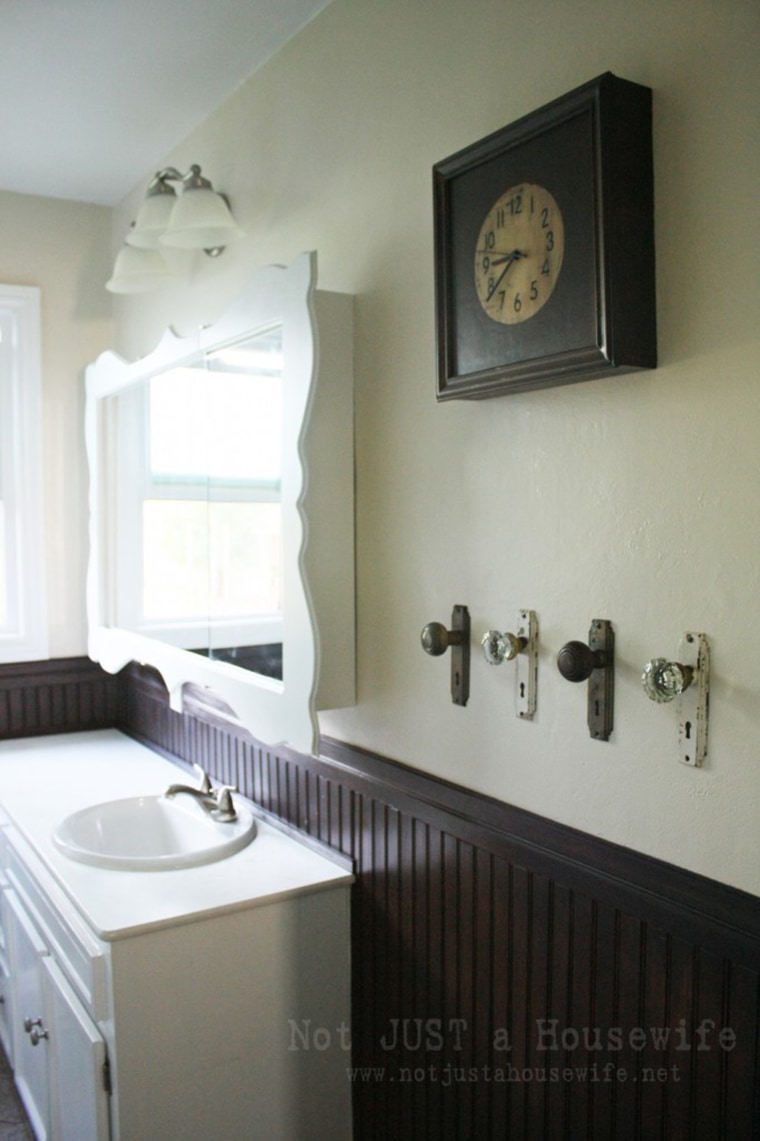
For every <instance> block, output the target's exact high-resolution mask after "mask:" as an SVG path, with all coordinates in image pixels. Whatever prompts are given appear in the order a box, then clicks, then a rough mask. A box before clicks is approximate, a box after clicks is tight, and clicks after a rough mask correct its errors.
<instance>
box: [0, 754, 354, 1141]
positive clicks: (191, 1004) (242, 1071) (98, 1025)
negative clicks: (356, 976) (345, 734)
mask: <svg viewBox="0 0 760 1141" xmlns="http://www.w3.org/2000/svg"><path fill="white" fill-rule="evenodd" d="M117 737H120V735H119V734H113V733H111V731H105V732H104V733H95V734H72V735H71V738H70V739H68V740H66V741H63V740H62V739H58V740H60V742H61V743H60V745H59V746H58V753H57V755H58V757H59V760H60V763H59V764H57V765H55V766H52V765H51V766H49V767H48V768H47V769H46V770H45V774H44V775H45V781H46V782H47V784H48V786H52V788H53V796H52V797H51V799H50V801H48V800H47V799H44V798H42V796H41V795H40V794H39V789H41V788H42V787H43V782H42V780H41V779H40V778H38V782H37V785H38V787H37V790H35V795H36V796H37V799H36V800H34V799H33V798H32V799H31V801H30V803H31V805H32V807H31V808H30V809H29V810H28V811H27V808H26V804H27V796H26V793H25V790H24V787H23V786H24V780H25V779H26V776H25V774H26V772H27V770H30V771H33V768H34V766H33V764H30V763H29V762H30V761H33V759H34V758H33V757H32V756H31V754H32V753H33V752H34V747H33V746H30V745H29V744H28V743H24V745H22V746H20V747H19V750H18V752H19V757H20V761H22V762H23V764H19V766H17V767H14V765H13V764H11V763H10V760H9V757H10V755H11V754H12V753H13V750H12V749H8V748H6V746H7V743H0V790H1V791H0V795H1V796H2V798H3V805H4V807H5V809H6V813H7V819H6V820H5V822H3V819H2V814H1V813H0V877H1V878H0V885H1V888H0V896H1V899H2V911H1V912H0V915H1V919H0V929H1V930H2V935H0V968H1V969H2V980H3V994H2V997H3V998H4V1000H5V1001H4V1002H3V1003H2V1004H0V1009H1V1011H2V1013H1V1015H0V1017H2V1019H3V1023H2V1024H3V1026H5V1027H6V1035H7V1036H8V1037H9V1042H10V1049H9V1051H8V1053H9V1056H10V1058H11V1060H12V1065H13V1068H14V1075H15V1079H16V1084H17V1086H18V1089H19V1092H20V1094H21V1097H22V1099H23V1101H24V1103H25V1105H26V1108H27V1111H28V1113H29V1116H30V1118H31V1120H32V1123H33V1127H34V1130H35V1132H36V1134H37V1136H38V1138H40V1139H42V1138H50V1139H51V1141H108V1139H110V1141H153V1139H155V1141H158V1139H159V1138H160V1139H161V1141H196V1139H197V1141H242V1139H243V1138H245V1141H248V1139H251V1141H258V1139H261V1141H350V1138H351V1096H350V1081H349V1075H348V1070H349V1067H350V1065H351V1054H350V1041H349V1024H350V957H349V925H350V924H349V892H350V884H351V882H352V880H353V876H352V874H351V872H350V869H349V868H347V867H346V866H345V864H341V863H336V862H334V861H333V860H332V859H330V858H328V857H327V856H326V855H325V853H324V852H323V851H321V850H314V849H312V848H311V847H310V846H308V845H305V844H303V843H301V842H300V841H299V840H298V839H296V838H294V837H293V836H292V835H289V834H286V833H285V832H283V831H282V830H281V829H280V828H279V827H275V826H274V824H273V823H272V822H269V821H267V820H264V819H259V820H258V821H257V827H258V834H257V836H256V839H255V840H254V841H253V842H252V843H251V844H250V845H249V847H248V848H246V849H244V850H243V851H241V852H238V853H236V854H235V855H233V856H231V857H229V858H227V859H225V860H221V861H219V862H218V863H216V864H214V865H209V866H206V867H194V868H188V869H182V870H177V871H165V872H135V873H129V872H122V871H108V870H104V869H101V868H93V867H87V866H85V865H84V864H79V863H76V862H74V861H72V860H69V859H67V858H66V857H65V856H64V855H61V854H60V853H57V852H56V851H55V848H54V846H53V845H52V844H51V843H50V842H49V835H50V831H51V824H52V822H53V821H54V820H60V818H61V814H62V813H63V814H64V815H66V814H67V813H68V812H69V811H71V809H72V807H75V799H76V798H75V796H74V792H73V791H72V789H76V788H78V789H80V790H82V789H84V790H86V792H85V794H86V796H87V797H88V798H89V801H90V803H95V802H98V801H100V800H105V799H108V795H107V792H108V783H107V782H105V783H104V781H103V780H102V779H101V776H100V774H101V771H102V765H100V764H98V765H94V766H90V767H89V768H88V769H87V772H86V774H84V775H82V777H81V779H80V778H77V779H76V780H73V781H72V779H71V769H70V768H68V767H67V766H66V765H64V764H63V760H64V759H69V758H70V756H73V757H74V759H75V761H76V763H77V764H79V765H80V771H83V770H81V765H82V763H83V761H84V762H86V761H87V755H88V754H89V753H92V752H93V749H94V751H95V753H96V754H97V755H98V760H99V761H100V760H101V758H100V750H99V748H95V746H102V745H108V744H109V743H112V744H113V742H114V738H117ZM75 738H78V740H75ZM88 738H96V739H97V740H96V741H95V742H91V741H89V740H88ZM39 748H40V750H41V751H42V750H44V751H45V752H44V755H47V751H49V750H50V749H53V750H55V749H56V744H55V740H50V741H48V742H46V743H45V745H44V746H43V745H42V744H41V745H40V746H39ZM135 750H139V752H135ZM125 751H126V755H127V756H128V757H131V759H132V761H133V767H132V770H131V775H129V776H127V777H124V776H120V777H119V787H120V789H121V791H126V792H127V793H133V792H134V791H135V790H136V789H137V788H138V787H140V786H142V787H144V788H145V792H146V793H147V792H149V791H150V789H149V788H146V787H145V785H146V784H148V783H149V781H148V777H149V776H150V778H151V780H152V779H153V777H156V778H157V780H158V782H159V787H166V784H167V783H169V782H167V779H166V778H167V775H168V776H170V777H174V778H175V779H176V777H177V769H176V768H175V767H174V766H173V765H168V762H166V761H164V760H163V759H162V758H158V757H155V755H154V754H150V753H149V751H147V750H144V749H142V747H141V746H138V745H136V744H135V743H134V742H128V741H126V740H125V739H122V741H121V743H119V744H118V748H116V759H117V760H118V759H119V758H120V757H121V759H123V756H124V755H125ZM146 753H148V757H147V759H146V757H145V754H146ZM105 754H106V755H108V749H106V750H105ZM14 755H15V754H14ZM41 755H43V753H42V752H41ZM151 758H153V759H151ZM72 763H73V762H72ZM157 766H158V767H157ZM85 768H87V765H86V764H85ZM118 769H119V766H118V764H116V765H115V768H114V771H115V772H117V771H118ZM59 774H60V776H59ZM17 778H18V779H17ZM59 779H60V780H61V784H60V786H59V787H56V781H58V780H59ZM130 781H131V786H130ZM67 789H68V791H67ZM79 795H80V797H81V795H82V794H81V792H80V794H79ZM67 797H68V800H67Z"/></svg>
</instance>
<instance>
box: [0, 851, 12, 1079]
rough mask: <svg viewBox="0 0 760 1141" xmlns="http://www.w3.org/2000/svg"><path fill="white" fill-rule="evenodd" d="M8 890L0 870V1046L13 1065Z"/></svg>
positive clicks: (6, 882)
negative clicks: (7, 931)
mask: <svg viewBox="0 0 760 1141" xmlns="http://www.w3.org/2000/svg"><path fill="white" fill-rule="evenodd" d="M7 890H8V881H7V880H6V878H5V876H4V875H3V873H2V872H1V871H0V1046H2V1048H3V1050H4V1051H5V1054H6V1057H7V1058H8V1061H9V1062H10V1064H11V1066H12V1065H13V1043H12V1041H11V1023H10V1018H11V986H10V969H9V967H8V941H7V939H6V938H5V928H6V926H7V920H6V919H5V917H4V915H3V912H4V910H5V903H4V897H5V893H6V891H7Z"/></svg>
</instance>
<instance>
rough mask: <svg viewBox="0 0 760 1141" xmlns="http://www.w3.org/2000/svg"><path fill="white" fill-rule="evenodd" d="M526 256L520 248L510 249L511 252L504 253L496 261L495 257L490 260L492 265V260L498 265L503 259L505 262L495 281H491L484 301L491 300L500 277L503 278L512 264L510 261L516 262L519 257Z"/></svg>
mask: <svg viewBox="0 0 760 1141" xmlns="http://www.w3.org/2000/svg"><path fill="white" fill-rule="evenodd" d="M526 256H527V255H526V254H524V253H523V252H522V251H521V250H512V253H511V254H505V255H504V257H503V258H499V259H498V260H497V261H496V259H494V260H492V261H491V265H494V261H496V264H498V265H501V263H502V262H503V261H505V262H506V263H507V264H506V265H505V266H504V269H503V270H502V271H501V273H500V274H499V276H498V277H497V278H496V281H495V282H494V283H493V285H492V286H491V288H490V289H489V290H488V293H487V295H486V301H490V300H491V298H492V297H493V295H494V293H495V292H496V290H497V289H498V288H499V286H500V285H501V282H502V279H503V277H504V275H505V274H506V272H507V270H508V269H509V267H510V266H511V265H512V263H513V262H516V261H518V260H519V259H520V258H524V257H526Z"/></svg>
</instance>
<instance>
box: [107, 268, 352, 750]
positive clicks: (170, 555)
mask: <svg viewBox="0 0 760 1141" xmlns="http://www.w3.org/2000/svg"><path fill="white" fill-rule="evenodd" d="M352 388H353V380H352V319H351V299H350V298H348V297H345V296H343V295H338V294H328V293H323V292H320V291H317V289H316V255H314V254H303V255H301V257H300V258H298V259H297V260H296V261H295V262H294V263H293V264H292V265H291V266H290V267H288V268H287V269H283V268H281V267H277V266H271V267H268V268H267V269H265V270H262V271H260V272H259V273H257V274H256V275H255V276H254V277H253V278H252V279H251V281H250V282H249V284H248V286H247V287H246V288H245V289H244V290H243V292H242V294H241V296H240V297H239V298H238V299H237V300H236V302H235V303H234V305H233V306H231V307H230V309H229V310H228V311H227V312H226V313H225V314H224V315H223V316H222V317H221V318H220V320H218V321H217V322H215V324H213V325H211V326H207V327H204V328H202V329H200V330H199V331H198V332H197V334H196V335H194V336H192V337H179V336H177V335H176V334H175V333H173V332H172V331H171V330H170V331H168V332H167V333H166V334H165V335H164V337H163V338H162V340H161V342H160V344H159V345H158V346H157V348H156V349H155V350H154V351H153V352H152V353H151V354H150V355H149V356H147V357H144V358H142V359H141V360H139V361H137V362H134V363H129V362H127V361H125V360H124V359H123V358H121V357H119V356H117V355H116V354H115V353H104V354H102V355H101V356H100V357H99V358H98V360H97V361H96V362H95V363H94V364H92V365H90V366H89V368H88V369H87V374H86V420H85V436H86V444H87V454H88V460H89V464H90V563H89V569H88V581H87V608H88V622H89V643H88V648H89V653H90V656H91V657H92V658H93V659H94V660H96V661H98V662H100V664H101V665H102V666H103V667H104V668H105V669H107V670H109V671H110V672H116V671H117V670H119V669H121V668H122V667H123V666H124V665H126V664H127V662H129V661H131V660H136V661H139V662H141V663H144V664H149V665H152V666H154V667H155V668H156V669H158V670H159V671H160V673H161V674H162V676H163V678H164V680H165V682H166V684H167V687H168V689H169V694H170V699H171V702H172V706H173V707H174V708H176V709H181V707H182V687H183V686H184V685H185V684H186V683H188V682H191V683H193V684H195V685H203V686H206V687H207V688H209V689H211V690H213V691H214V692H215V693H216V694H217V695H218V696H219V697H221V698H222V699H223V700H224V701H226V702H227V704H228V705H230V706H231V707H232V709H233V710H234V711H235V713H236V714H237V716H238V717H239V718H240V719H241V721H243V723H244V724H245V725H246V727H247V728H248V729H249V730H250V732H251V733H252V734H253V735H254V736H255V737H256V738H257V739H259V740H261V741H263V742H265V743H268V744H274V743H280V742H287V743H288V744H290V745H292V746H293V747H294V748H297V749H299V750H300V751H302V752H314V751H316V749H317V747H318V734H319V730H318V722H317V710H319V709H326V708H335V707H338V706H341V705H347V704H351V703H352V702H353V701H354V687H355V678H354V601H353V600H354V584H353V577H354V568H353V401H352V395H353V393H352Z"/></svg>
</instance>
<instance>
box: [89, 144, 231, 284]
mask: <svg viewBox="0 0 760 1141" xmlns="http://www.w3.org/2000/svg"><path fill="white" fill-rule="evenodd" d="M172 183H179V184H180V186H181V193H180V194H177V191H176V190H175V188H174V186H173V185H172ZM242 237H244V233H243V231H242V230H241V229H240V227H239V226H238V224H237V223H236V222H235V219H234V218H233V217H232V214H231V212H230V208H229V204H228V202H227V199H226V198H225V197H224V195H222V194H219V193H217V191H215V190H214V188H213V186H212V185H211V183H210V182H209V180H208V179H207V178H204V177H203V175H202V174H201V168H200V167H199V166H198V164H197V163H194V164H193V165H192V166H191V167H190V170H189V171H188V172H187V174H180V172H179V171H178V170H176V169H175V168H174V167H173V166H170V167H167V168H166V169H165V170H159V171H158V172H157V173H156V175H155V176H154V178H153V179H152V181H151V183H150V185H149V187H148V190H147V193H146V196H145V201H144V202H143V204H142V206H141V207H140V210H139V212H138V215H137V218H136V219H135V221H134V222H133V223H132V226H131V227H130V230H129V233H128V234H127V236H126V238H125V239H124V241H125V245H124V246H123V247H122V249H121V250H120V251H119V253H118V254H117V256H116V262H115V264H114V269H113V274H112V275H111V277H110V279H109V280H108V281H107V282H106V289H107V290H109V292H110V293H145V292H147V291H148V290H150V289H156V288H158V287H159V286H161V285H166V284H167V283H168V282H170V281H172V280H176V277H175V275H174V274H173V273H172V272H171V270H170V269H169V267H168V265H167V264H166V262H165V260H164V258H163V256H162V253H161V251H162V249H163V248H166V249H182V250H203V251H204V252H205V253H206V254H208V255H209V257H218V256H219V254H220V253H221V252H222V250H224V248H225V247H226V246H228V245H229V243H230V242H233V241H236V240H237V239H238V238H242Z"/></svg>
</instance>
